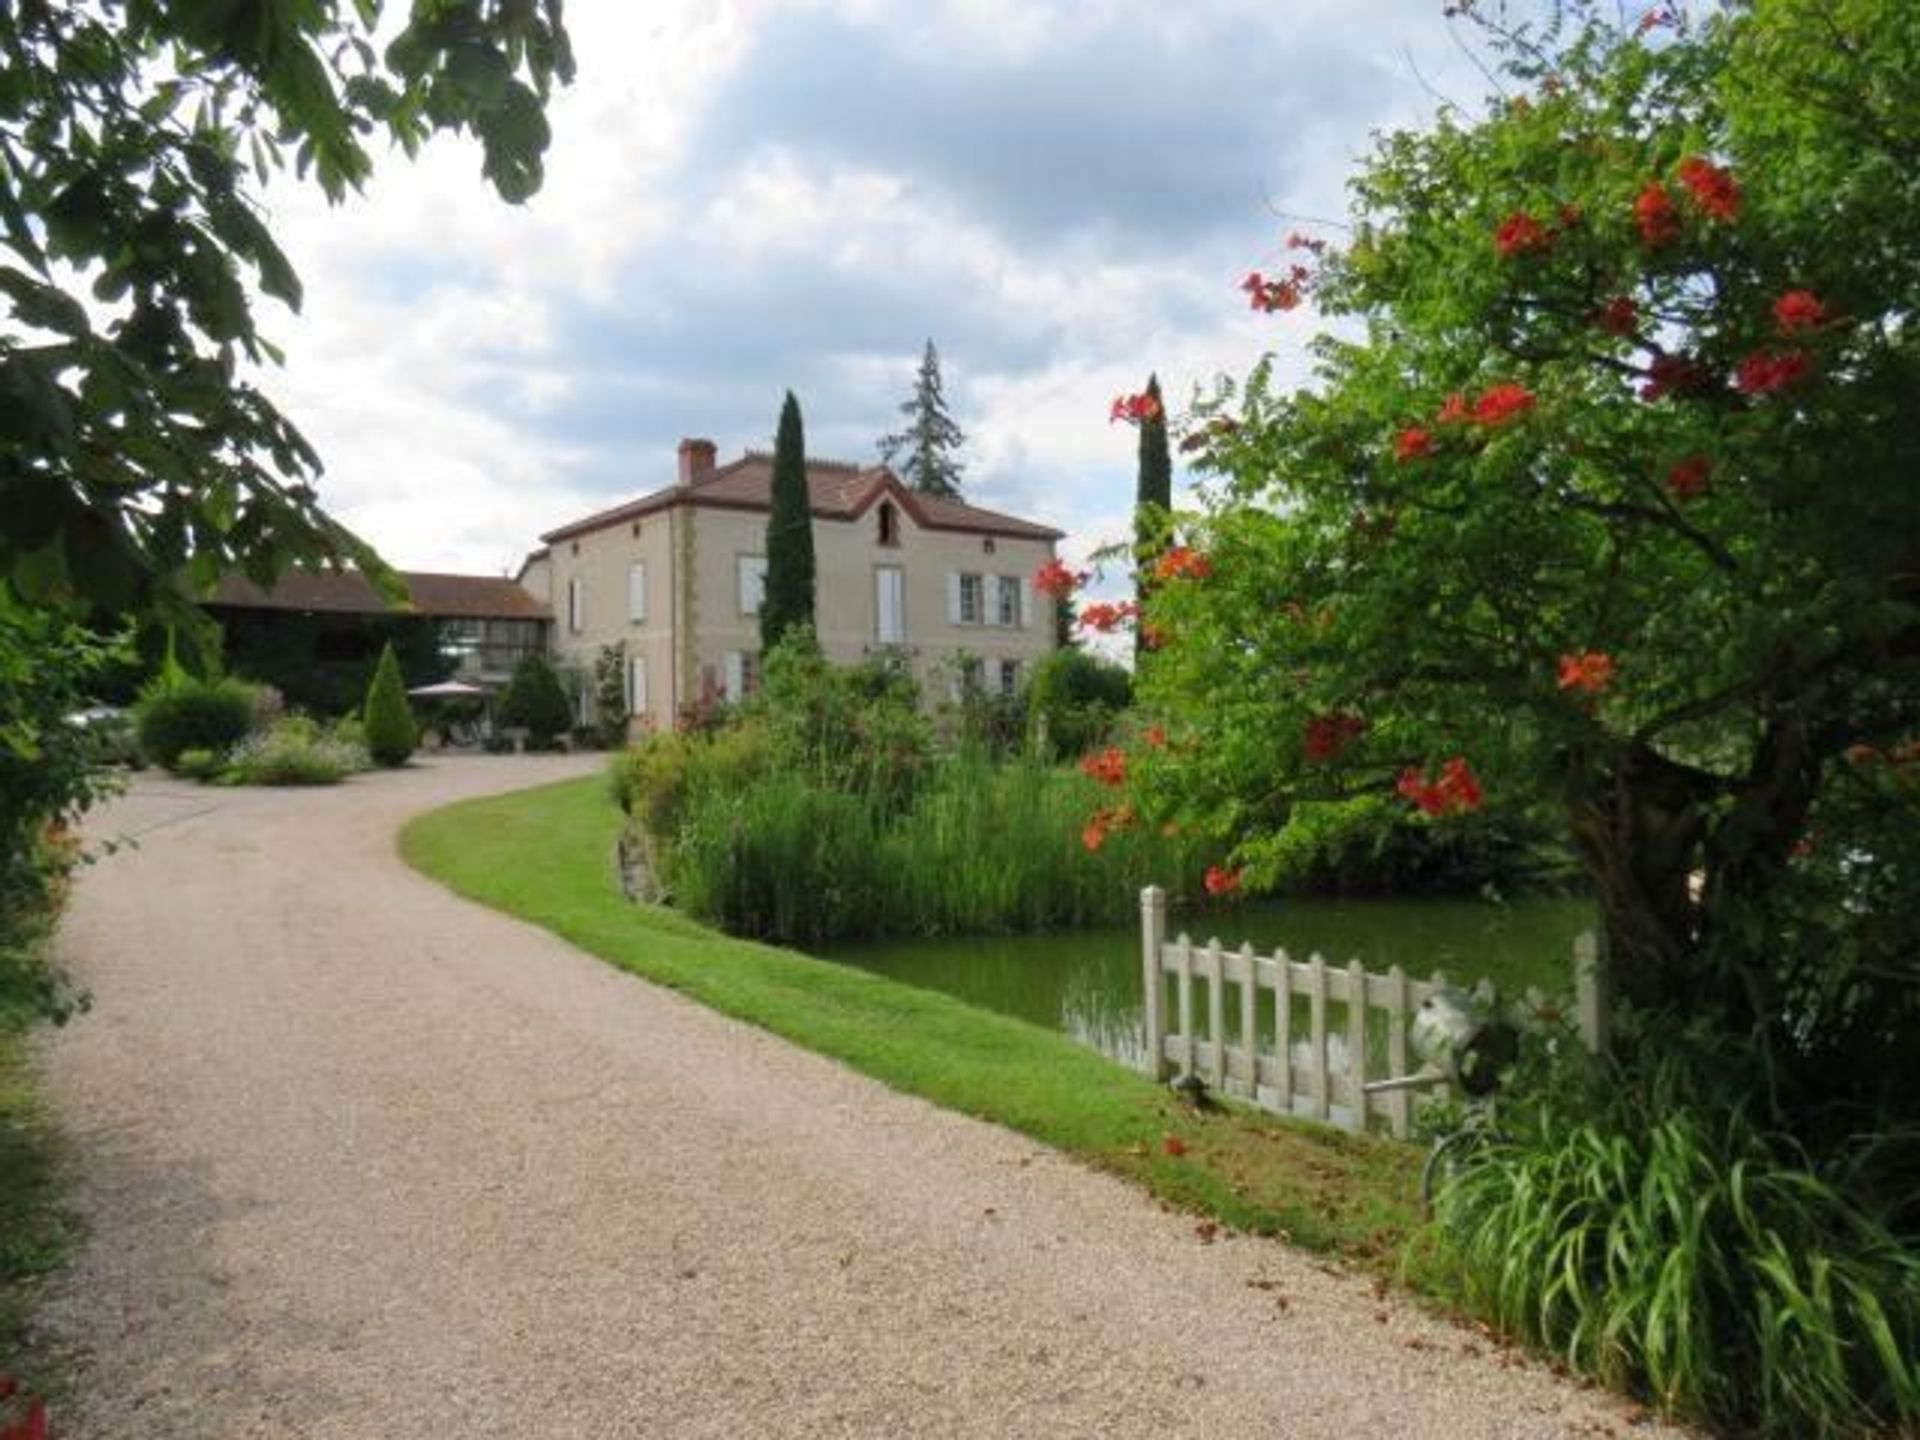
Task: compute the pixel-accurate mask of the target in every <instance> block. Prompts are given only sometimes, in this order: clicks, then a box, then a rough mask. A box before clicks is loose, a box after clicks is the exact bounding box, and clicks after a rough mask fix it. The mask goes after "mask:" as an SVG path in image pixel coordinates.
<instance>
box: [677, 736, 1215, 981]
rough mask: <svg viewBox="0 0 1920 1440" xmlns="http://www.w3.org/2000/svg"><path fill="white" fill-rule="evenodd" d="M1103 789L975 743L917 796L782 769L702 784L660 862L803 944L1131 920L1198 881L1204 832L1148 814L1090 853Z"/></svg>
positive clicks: (733, 921)
mask: <svg viewBox="0 0 1920 1440" xmlns="http://www.w3.org/2000/svg"><path fill="white" fill-rule="evenodd" d="M1102 801H1103V792H1102V791H1101V790H1100V789H1099V787H1098V786H1096V785H1095V784H1093V782H1091V781H1089V780H1087V779H1086V778H1084V777H1083V776H1081V775H1079V774H1077V773H1075V772H1072V771H1069V770H1063V769H1057V768H1054V767H1051V766H1046V765H1041V764H1037V763H1034V762H1027V761H1016V762H1009V763H996V762H993V761H990V760H987V759H985V758H982V757H979V756H973V755H967V754H959V755H951V756H945V757H942V758H940V759H939V760H937V761H935V762H934V763H933V764H932V766H931V768H930V770H929V772H928V773H927V774H926V776H925V777H924V778H923V779H922V780H921V782H920V784H919V785H918V787H917V788H916V789H915V791H914V792H913V794H912V797H911V798H910V799H909V800H908V801H907V802H906V803H904V804H902V803H900V801H899V800H898V798H897V797H895V796H891V795H880V794H876V793H874V792H872V791H863V792H858V793H849V792H847V791H844V790H839V789H834V788H830V787H828V786H826V785H823V784H821V783H820V782H819V781H818V780H817V779H815V778H813V777H809V776H805V775H795V774H791V773H788V774H768V775H762V776H760V777H759V778H757V779H756V780H754V781H753V782H752V783H751V784H747V785H729V786H724V787H722V786H698V785H696V786H694V787H691V788H690V790H689V793H688V794H687V795H686V797H685V799H684V801H683V802H682V804H681V808H680V811H679V816H678V827H677V830H676V832H675V834H674V835H673V837H672V839H671V840H670V842H669V843H668V844H667V845H666V847H665V852H666V853H665V854H664V855H663V856H662V857H661V868H662V871H663V878H665V879H666V881H667V884H668V886H669V888H670V889H671V891H672V893H673V895H674V899H675V901H676V903H677V904H679V905H680V906H681V907H682V908H683V909H686V910H687V911H689V912H690V913H692V914H695V915H697V916H699V917H701V918H702V919H706V920H708V921H711V922H712V923H714V924H717V925H719V926H721V927H722V928H724V929H726V930H729V931H731V932H733V933H735V934H740V935H751V936H755V937H758V938H762V939H770V940H779V941H787V942H794V943H809V942H816V941H821V940H828V939H836V938H842V937H848V936H856V935H863V936H864V935H938V934H978V933H989V932H1019V931H1039V930H1051V929H1065V928H1071V927H1076V926H1085V925H1095V924H1106V923H1124V922H1125V921H1126V920H1127V919H1128V918H1129V917H1130V916H1131V915H1133V914H1134V913H1135V906H1136V904H1137V896H1138V893H1139V889H1140V887H1141V886H1142V885H1144V884H1147V883H1149V882H1150V881H1153V882H1158V883H1162V884H1169V885H1172V886H1174V887H1176V888H1183V887H1184V888H1185V889H1186V890H1187V891H1189V892H1194V891H1197V889H1198V885H1199V880H1200V875H1201V873H1202V872H1203V871H1204V869H1205V867H1206V865H1207V863H1208V862H1209V860H1210V859H1212V858H1215V856H1216V854H1217V852H1216V851H1214V850H1213V849H1212V848H1211V847H1210V846H1209V845H1208V844H1207V843H1206V842H1202V841H1196V840H1194V839H1190V838H1188V837H1184V836H1179V835H1162V834H1160V833H1159V832H1158V831H1155V830H1152V829H1149V828H1144V827H1141V828H1134V829H1130V830H1120V831H1116V832H1114V833H1112V834H1110V835H1109V836H1108V837H1107V838H1106V839H1105V841H1104V843H1102V844H1101V845H1100V846H1099V848H1098V849H1097V850H1092V851H1090V850H1088V849H1087V847H1086V845H1085V844H1084V842H1083V840H1082V833H1081V832H1082V830H1083V828H1084V826H1085V824H1086V820H1087V817H1088V816H1089V815H1090V814H1091V813H1092V812H1093V811H1094V810H1095V809H1096V808H1097V807H1098V806H1099V805H1100V804H1101V803H1102Z"/></svg>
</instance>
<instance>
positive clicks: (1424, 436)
mask: <svg viewBox="0 0 1920 1440" xmlns="http://www.w3.org/2000/svg"><path fill="white" fill-rule="evenodd" d="M1393 458H1394V459H1395V460H1398V461H1399V462H1400V463H1401V464H1402V465H1408V464H1411V463H1412V462H1413V461H1415V460H1430V459H1432V458H1433V432H1432V431H1431V430H1428V429H1426V428H1425V427H1424V426H1420V425H1409V426H1408V427H1407V428H1406V429H1404V430H1402V431H1401V432H1400V433H1399V435H1397V436H1396V437H1394V442H1393Z"/></svg>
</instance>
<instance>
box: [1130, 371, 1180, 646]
mask: <svg viewBox="0 0 1920 1440" xmlns="http://www.w3.org/2000/svg"><path fill="white" fill-rule="evenodd" d="M1147 394H1148V395H1150V396H1152V397H1153V407H1152V408H1153V413H1152V414H1151V415H1148V416H1147V417H1146V418H1145V419H1143V420H1141V422H1140V476H1139V482H1138V488H1137V489H1136V491H1135V494H1134V510H1133V535H1134V565H1135V567H1136V569H1137V572H1138V573H1137V575H1136V578H1135V586H1136V588H1137V589H1138V591H1139V593H1140V598H1141V599H1143V600H1144V599H1145V598H1146V595H1147V591H1148V590H1149V589H1150V588H1151V585H1152V572H1153V562H1154V561H1155V560H1156V559H1158V558H1159V556H1160V553H1161V551H1162V550H1164V549H1165V548H1166V541H1167V532H1166V524H1167V512H1168V511H1169V510H1171V509H1172V508H1173V455H1172V453H1171V452H1170V451H1169V450H1168V448H1167V407H1166V405H1165V404H1164V403H1163V402H1162V401H1161V399H1160V377H1159V376H1158V375H1149V376H1148V377H1147ZM1144 629H1145V627H1144V626H1142V627H1140V628H1139V629H1136V630H1135V631H1134V636H1133V653H1134V655H1135V656H1136V657H1137V656H1138V655H1139V654H1140V651H1141V649H1142V648H1143V647H1142V643H1141V635H1142V632H1143V631H1144Z"/></svg>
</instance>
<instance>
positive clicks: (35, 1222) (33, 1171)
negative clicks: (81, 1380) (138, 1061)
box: [0, 1023, 70, 1390]
mask: <svg viewBox="0 0 1920 1440" xmlns="http://www.w3.org/2000/svg"><path fill="white" fill-rule="evenodd" d="M59 1194H60V1192H59V1184H58V1175H57V1172H56V1170H55V1166H54V1151H53V1137H52V1132H51V1131H50V1130H49V1128H48V1126H47V1122H46V1118H45V1116H44V1115H43V1114H42V1112H41V1109H40V1105H39V1100H38V1097H37V1096H36V1094H35V1091H34V1087H33V1076H32V1072H31V1071H30V1070H29V1068H28V1064H27V1041H26V1032H25V1031H24V1030H23V1029H20V1028H18V1027H15V1026H10V1025H7V1024H5V1023H0V1376H11V1377H13V1378H14V1379H16V1380H18V1381H19V1382H20V1383H21V1384H22V1385H23V1387H25V1388H27V1389H32V1390H42V1389H45V1388H46V1386H45V1382H44V1377H41V1376H39V1375H37V1374H35V1373H34V1372H33V1370H32V1368H31V1367H30V1366H29V1365H28V1363H27V1356H26V1354H25V1349H26V1344H25V1342H26V1332H27V1323H28V1320H29V1318H30V1313H31V1306H32V1302H33V1298H34V1291H35V1288H36V1287H37V1286H38V1284H39V1283H40V1281H41V1280H42V1279H43V1278H44V1277H45V1276H46V1275H47V1274H48V1273H49V1272H50V1271H52V1270H53V1269H55V1268H56V1267H57V1266H58V1265H59V1264H60V1263H61V1261H62V1260H64V1259H65V1257H66V1254H67V1248H68V1242H69V1239H70V1236H69V1231H68V1226H67V1222H66V1219H65V1217H64V1215H63V1214H62V1213H61V1211H60V1208H59Z"/></svg>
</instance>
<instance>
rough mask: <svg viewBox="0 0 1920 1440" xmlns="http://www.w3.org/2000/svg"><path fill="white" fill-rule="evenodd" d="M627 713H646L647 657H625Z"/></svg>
mask: <svg viewBox="0 0 1920 1440" xmlns="http://www.w3.org/2000/svg"><path fill="white" fill-rule="evenodd" d="M627 713H628V714H629V715H645V714H646V713H647V657H646V656H644V655H629V656H628V657H627Z"/></svg>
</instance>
